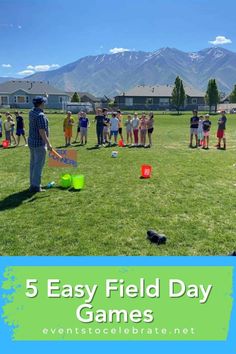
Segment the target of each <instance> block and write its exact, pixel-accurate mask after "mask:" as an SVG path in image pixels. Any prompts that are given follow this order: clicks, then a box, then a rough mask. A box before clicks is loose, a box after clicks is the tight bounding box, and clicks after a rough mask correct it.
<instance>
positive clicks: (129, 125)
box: [125, 114, 133, 144]
mask: <svg viewBox="0 0 236 354" xmlns="http://www.w3.org/2000/svg"><path fill="white" fill-rule="evenodd" d="M127 118H128V119H127V120H126V121H125V127H126V135H127V144H129V143H131V144H132V142H133V138H132V121H131V115H130V114H129V115H128V117H127Z"/></svg>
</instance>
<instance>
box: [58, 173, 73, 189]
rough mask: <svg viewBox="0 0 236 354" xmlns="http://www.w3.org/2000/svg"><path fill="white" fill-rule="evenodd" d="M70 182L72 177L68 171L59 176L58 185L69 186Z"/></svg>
mask: <svg viewBox="0 0 236 354" xmlns="http://www.w3.org/2000/svg"><path fill="white" fill-rule="evenodd" d="M71 183H72V177H71V175H70V174H69V173H66V174H65V175H63V176H61V180H60V185H61V187H62V188H69V187H70V186H71Z"/></svg>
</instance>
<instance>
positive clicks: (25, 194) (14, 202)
mask: <svg viewBox="0 0 236 354" xmlns="http://www.w3.org/2000/svg"><path fill="white" fill-rule="evenodd" d="M45 197H46V196H45ZM36 199H37V198H36V197H35V193H32V192H30V191H29V190H28V189H26V190H23V191H21V192H17V193H14V194H11V195H9V196H7V197H6V198H5V199H3V200H1V201H0V212H1V211H4V210H8V209H15V208H17V207H19V206H20V205H21V204H23V202H26V203H32V202H34V201H35V200H36Z"/></svg>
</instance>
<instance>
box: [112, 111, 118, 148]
mask: <svg viewBox="0 0 236 354" xmlns="http://www.w3.org/2000/svg"><path fill="white" fill-rule="evenodd" d="M110 124H111V132H110V144H111V138H112V136H113V135H114V142H115V144H116V145H117V136H118V131H119V119H118V118H117V116H116V114H115V113H112V118H111V120H110Z"/></svg>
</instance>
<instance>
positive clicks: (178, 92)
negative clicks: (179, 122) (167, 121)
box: [172, 76, 186, 114]
mask: <svg viewBox="0 0 236 354" xmlns="http://www.w3.org/2000/svg"><path fill="white" fill-rule="evenodd" d="M185 97H186V95H185V91H184V85H183V81H182V80H181V79H180V77H179V76H177V77H176V79H175V86H174V88H173V91H172V104H173V105H174V106H175V107H176V109H177V111H178V114H179V111H180V108H181V107H183V106H184V101H185Z"/></svg>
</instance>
